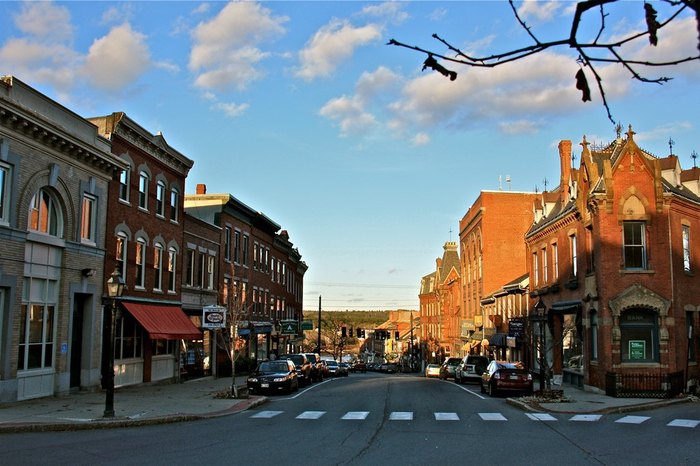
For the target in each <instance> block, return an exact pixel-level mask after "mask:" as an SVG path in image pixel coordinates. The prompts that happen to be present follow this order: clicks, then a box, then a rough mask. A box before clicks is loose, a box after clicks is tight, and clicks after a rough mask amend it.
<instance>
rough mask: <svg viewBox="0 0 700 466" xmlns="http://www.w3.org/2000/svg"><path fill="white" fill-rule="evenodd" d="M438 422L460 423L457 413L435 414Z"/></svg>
mask: <svg viewBox="0 0 700 466" xmlns="http://www.w3.org/2000/svg"><path fill="white" fill-rule="evenodd" d="M434 414H435V420H436V421H459V416H458V415H457V413H434Z"/></svg>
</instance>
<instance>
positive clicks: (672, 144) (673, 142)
mask: <svg viewBox="0 0 700 466" xmlns="http://www.w3.org/2000/svg"><path fill="white" fill-rule="evenodd" d="M675 144H676V141H674V140H673V139H671V138H668V152H669V154H668V155H673V146H674V145H675Z"/></svg>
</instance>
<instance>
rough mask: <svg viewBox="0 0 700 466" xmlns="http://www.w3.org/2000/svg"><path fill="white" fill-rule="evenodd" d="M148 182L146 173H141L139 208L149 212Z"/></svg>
mask: <svg viewBox="0 0 700 466" xmlns="http://www.w3.org/2000/svg"><path fill="white" fill-rule="evenodd" d="M148 181H149V177H148V174H147V173H146V172H141V173H139V207H140V208H142V209H146V210H148Z"/></svg>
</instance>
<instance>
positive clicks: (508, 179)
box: [506, 175, 510, 191]
mask: <svg viewBox="0 0 700 466" xmlns="http://www.w3.org/2000/svg"><path fill="white" fill-rule="evenodd" d="M506 184H507V185H508V191H510V175H506Z"/></svg>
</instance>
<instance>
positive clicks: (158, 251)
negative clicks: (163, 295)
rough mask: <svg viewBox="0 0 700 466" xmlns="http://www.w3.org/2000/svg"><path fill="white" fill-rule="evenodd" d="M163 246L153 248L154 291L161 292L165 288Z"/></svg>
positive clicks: (158, 244) (156, 245)
mask: <svg viewBox="0 0 700 466" xmlns="http://www.w3.org/2000/svg"><path fill="white" fill-rule="evenodd" d="M162 287H163V245H162V244H160V243H156V244H155V245H154V246H153V289H154V290H157V291H160V290H162V289H163V288H162Z"/></svg>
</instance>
